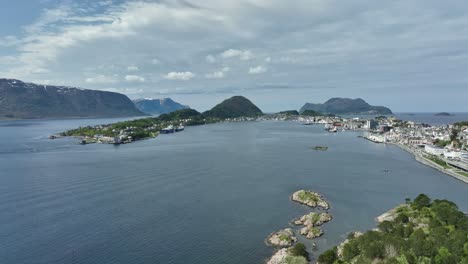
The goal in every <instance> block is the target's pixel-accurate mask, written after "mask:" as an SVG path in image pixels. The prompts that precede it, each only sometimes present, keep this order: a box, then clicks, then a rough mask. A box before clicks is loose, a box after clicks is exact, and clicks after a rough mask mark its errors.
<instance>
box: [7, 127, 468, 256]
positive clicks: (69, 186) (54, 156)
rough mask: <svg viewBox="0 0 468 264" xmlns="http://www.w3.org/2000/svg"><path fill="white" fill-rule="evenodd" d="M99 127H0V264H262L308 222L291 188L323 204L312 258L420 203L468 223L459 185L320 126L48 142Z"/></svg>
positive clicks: (391, 151) (404, 157)
mask: <svg viewBox="0 0 468 264" xmlns="http://www.w3.org/2000/svg"><path fill="white" fill-rule="evenodd" d="M111 121H115V120H55V121H12V122H1V123H0V237H1V239H0V260H1V263H4V264H10V263H11V264H12V263H15V264H17V263H44V264H45V263H47V264H51V263H93V264H101V263H125V264H128V263H148V264H149V263H151V264H154V263H168V264H179V263H213V264H214V263H216V264H218V263H262V262H263V261H264V260H265V259H266V258H268V257H269V256H270V255H271V254H272V253H273V249H272V248H269V247H267V246H265V245H264V239H265V238H266V237H267V236H268V234H269V233H271V232H273V231H275V230H278V229H280V228H285V227H288V226H289V222H290V221H291V220H292V219H293V218H295V217H298V216H301V215H302V214H305V213H306V212H308V211H310V210H309V209H307V208H305V207H303V206H300V205H298V204H295V203H293V202H291V201H290V200H289V196H290V195H291V194H292V193H293V192H294V191H296V190H298V189H311V190H315V191H318V192H320V193H322V194H323V195H324V196H325V197H326V198H327V199H328V200H329V201H330V203H331V210H330V212H331V213H332V215H333V216H334V220H333V221H332V222H330V223H327V224H325V225H324V226H323V228H324V231H325V235H324V236H323V237H322V238H320V239H318V240H317V244H318V247H319V249H320V250H319V252H320V251H322V250H325V249H327V248H329V247H331V246H333V245H336V244H337V243H339V242H340V241H341V240H343V239H344V238H345V236H346V234H347V233H348V232H350V231H353V230H367V229H370V228H372V227H374V226H375V222H374V217H376V216H377V215H379V214H381V213H383V212H385V211H387V210H388V209H389V208H391V207H393V206H395V205H397V204H399V203H401V202H404V199H405V198H406V197H415V196H416V195H417V194H419V193H426V194H428V195H430V196H431V197H433V198H439V199H442V198H443V199H449V200H452V201H454V202H456V203H457V204H458V205H459V206H460V208H461V209H462V210H463V211H468V185H466V184H464V183H462V182H460V181H457V180H455V179H453V178H452V177H450V176H447V175H445V174H442V173H440V172H438V171H436V170H433V169H431V168H429V167H426V166H424V165H422V164H420V163H418V162H416V161H415V160H414V159H413V157H412V156H410V155H409V154H408V153H406V152H404V151H402V150H400V149H398V148H396V147H394V146H391V145H387V146H386V145H381V144H374V143H371V142H369V141H366V140H363V139H360V138H358V137H357V135H359V134H358V133H355V132H343V133H337V134H330V133H326V132H325V131H324V130H323V127H321V126H303V125H301V124H299V123H295V122H245V123H221V124H213V125H206V126H199V127H189V128H187V129H186V131H184V132H180V133H176V134H173V135H161V136H159V137H158V138H155V139H151V140H146V141H139V142H136V143H133V144H128V145H121V146H113V145H98V144H96V145H86V146H81V145H77V144H76V143H77V140H76V139H57V140H47V136H48V135H50V134H53V133H56V132H60V131H62V130H65V129H67V128H72V127H76V126H78V125H85V124H100V123H108V122H111ZM315 145H326V146H328V147H329V150H328V151H324V152H320V151H315V150H313V149H311V147H313V146H315ZM387 169H388V170H389V172H388V173H385V172H384V171H383V170H387ZM306 243H307V244H308V246H310V244H311V242H310V241H306ZM316 254H318V253H316Z"/></svg>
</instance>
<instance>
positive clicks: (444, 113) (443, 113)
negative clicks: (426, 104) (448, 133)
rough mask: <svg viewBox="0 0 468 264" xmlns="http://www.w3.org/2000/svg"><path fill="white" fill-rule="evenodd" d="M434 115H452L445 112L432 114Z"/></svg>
mask: <svg viewBox="0 0 468 264" xmlns="http://www.w3.org/2000/svg"><path fill="white" fill-rule="evenodd" d="M434 116H453V115H452V114H450V113H447V112H440V113H436V114H434Z"/></svg>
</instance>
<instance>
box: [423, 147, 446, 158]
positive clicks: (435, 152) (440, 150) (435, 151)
mask: <svg viewBox="0 0 468 264" xmlns="http://www.w3.org/2000/svg"><path fill="white" fill-rule="evenodd" d="M424 151H425V152H426V153H429V154H431V155H436V156H440V155H443V154H444V153H445V152H446V149H444V148H441V147H437V146H432V145H425V146H424Z"/></svg>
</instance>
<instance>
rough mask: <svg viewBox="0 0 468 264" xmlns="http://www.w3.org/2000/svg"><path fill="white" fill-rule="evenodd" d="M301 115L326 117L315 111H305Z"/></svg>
mask: <svg viewBox="0 0 468 264" xmlns="http://www.w3.org/2000/svg"><path fill="white" fill-rule="evenodd" d="M301 115H304V116H325V115H324V114H322V113H320V112H317V111H314V110H304V111H303V112H302V113H301Z"/></svg>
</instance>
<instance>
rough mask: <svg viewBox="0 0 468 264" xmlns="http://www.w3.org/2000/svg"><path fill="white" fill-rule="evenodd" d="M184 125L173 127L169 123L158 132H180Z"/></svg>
mask: <svg viewBox="0 0 468 264" xmlns="http://www.w3.org/2000/svg"><path fill="white" fill-rule="evenodd" d="M184 129H185V127H184V126H183V125H182V124H180V125H179V126H177V127H175V126H173V125H169V126H167V127H165V128H163V129H161V130H160V131H159V132H160V133H161V134H171V133H174V132H180V131H184Z"/></svg>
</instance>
